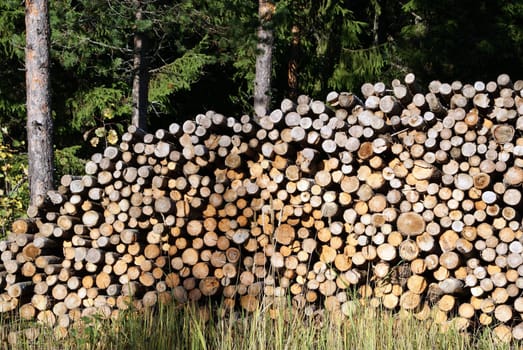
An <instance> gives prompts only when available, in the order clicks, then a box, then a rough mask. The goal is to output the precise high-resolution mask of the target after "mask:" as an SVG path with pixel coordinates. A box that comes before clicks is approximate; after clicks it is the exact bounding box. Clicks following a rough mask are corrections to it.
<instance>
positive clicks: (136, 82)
mask: <svg viewBox="0 0 523 350" xmlns="http://www.w3.org/2000/svg"><path fill="white" fill-rule="evenodd" d="M133 4H134V6H135V7H136V22H139V21H141V20H142V19H143V12H142V2H141V1H140V0H133ZM145 44H146V38H145V35H143V33H141V32H140V31H139V29H138V28H137V31H136V33H135V34H134V58H133V91H132V96H133V112H132V120H131V123H132V124H133V125H134V126H136V127H138V128H140V129H143V130H146V128H147V98H148V94H149V74H148V71H147V58H146V55H145Z"/></svg>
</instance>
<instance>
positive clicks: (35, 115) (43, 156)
mask: <svg viewBox="0 0 523 350" xmlns="http://www.w3.org/2000/svg"><path fill="white" fill-rule="evenodd" d="M48 8H49V3H48V1H47V0H27V1H26V15H25V26H26V50H25V65H26V84H27V87H26V88H27V152H28V158H29V186H30V197H31V198H30V202H31V204H33V203H34V202H35V199H36V198H37V197H39V196H42V195H45V193H46V192H47V191H48V190H51V189H52V187H53V121H52V118H51V93H50V86H49V39H50V27H49V17H48Z"/></svg>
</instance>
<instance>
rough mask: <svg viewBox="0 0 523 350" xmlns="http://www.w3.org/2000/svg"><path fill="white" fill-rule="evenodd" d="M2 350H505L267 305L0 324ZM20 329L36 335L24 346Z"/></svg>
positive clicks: (472, 339) (456, 334)
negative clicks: (62, 331)
mask: <svg viewBox="0 0 523 350" xmlns="http://www.w3.org/2000/svg"><path fill="white" fill-rule="evenodd" d="M2 324H3V326H2V333H3V337H2V341H3V342H2V344H1V346H0V347H1V348H2V349H45V350H47V349H49V350H51V349H52V350H58V349H99V350H113V349H114V350H117V349H122V350H124V349H125V350H127V349H136V350H140V349H144V350H145V349H158V350H162V349H176V350H177V349H180V350H183V349H190V350H196V349H209V350H210V349H231V350H233V349H238V350H240V349H241V350H244V349H252V350H269V349H271V350H272V349H274V350H290V349H300V350H301V349H318V350H322V349H325V350H336V349H358V350H374V349H391V350H392V349H394V350H402V349H405V350H407V349H412V350H418V349H452V350H459V349H471V350H472V349H510V348H511V347H510V346H509V345H508V344H503V343H499V342H496V340H495V339H493V338H492V337H491V336H490V334H491V333H490V332H489V331H488V330H484V331H482V332H481V333H477V334H467V333H463V332H460V331H458V330H457V329H455V328H453V327H452V326H451V327H449V328H448V329H447V330H446V332H441V330H440V327H439V326H438V325H436V324H434V323H431V322H427V321H423V322H421V321H418V320H416V319H415V318H414V317H413V316H412V315H409V314H406V313H400V314H398V313H391V312H389V311H387V310H382V309H379V308H378V309H376V308H372V307H364V306H361V304H359V303H357V302H355V308H354V310H353V312H352V314H351V315H350V316H349V317H348V318H339V317H335V316H333V315H329V314H328V313H326V312H319V311H317V312H315V313H314V314H312V315H311V316H305V315H304V313H303V312H296V311H293V309H292V308H291V307H282V308H279V309H272V308H271V306H270V305H268V306H265V307H262V308H260V309H258V310H256V311H255V312H253V313H249V314H247V313H242V312H237V311H231V312H230V311H226V310H224V309H223V308H222V307H220V306H219V305H218V306H196V305H190V304H188V305H174V304H167V305H159V306H158V307H157V308H156V309H155V310H148V311H145V312H136V311H132V310H131V311H125V312H122V313H121V315H120V317H119V318H118V319H117V320H111V319H101V318H96V317H94V318H85V319H83V320H82V322H80V323H79V324H77V325H76V326H74V328H72V329H70V330H69V334H68V336H67V337H66V338H64V339H60V340H57V339H56V337H55V335H54V333H53V330H52V329H49V328H46V327H45V326H42V325H37V324H34V323H33V324H27V323H24V322H21V321H17V320H3V321H2ZM7 328H10V329H13V328H14V329H15V330H18V333H17V337H16V340H17V343H16V344H14V345H12V344H11V345H9V344H7V342H6V337H5V336H6V334H7ZM24 329H32V332H35V331H36V332H39V333H40V336H39V337H38V338H37V340H35V341H29V340H27V338H26V336H25V335H24V332H27V331H24Z"/></svg>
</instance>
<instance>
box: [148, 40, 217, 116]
mask: <svg viewBox="0 0 523 350" xmlns="http://www.w3.org/2000/svg"><path fill="white" fill-rule="evenodd" d="M214 61H215V60H214V58H213V57H212V56H210V55H207V54H204V53H199V52H196V51H193V50H189V51H187V52H185V53H184V54H183V56H181V57H179V58H177V59H175V60H174V61H173V62H172V63H168V64H166V65H164V66H162V67H160V68H158V69H155V70H154V71H153V72H152V76H151V80H150V84H149V103H152V104H154V106H155V107H158V108H155V109H156V110H161V111H165V110H167V103H168V101H169V99H168V98H169V96H171V95H172V94H174V93H176V92H179V91H182V90H189V89H190V88H191V85H192V84H193V83H195V82H196V81H197V80H198V79H199V78H200V77H201V76H202V75H203V70H204V68H205V66H207V65H209V64H212V63H214Z"/></svg>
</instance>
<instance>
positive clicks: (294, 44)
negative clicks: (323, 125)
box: [287, 25, 300, 100]
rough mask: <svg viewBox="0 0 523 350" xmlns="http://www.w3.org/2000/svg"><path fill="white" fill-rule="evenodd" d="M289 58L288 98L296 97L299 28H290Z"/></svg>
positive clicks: (295, 26) (296, 26)
mask: <svg viewBox="0 0 523 350" xmlns="http://www.w3.org/2000/svg"><path fill="white" fill-rule="evenodd" d="M291 31H292V41H291V57H290V59H289V64H288V67H287V85H288V87H289V97H290V98H291V99H293V100H294V99H296V98H297V97H298V54H299V46H300V27H299V26H298V25H293V26H292V29H291Z"/></svg>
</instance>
